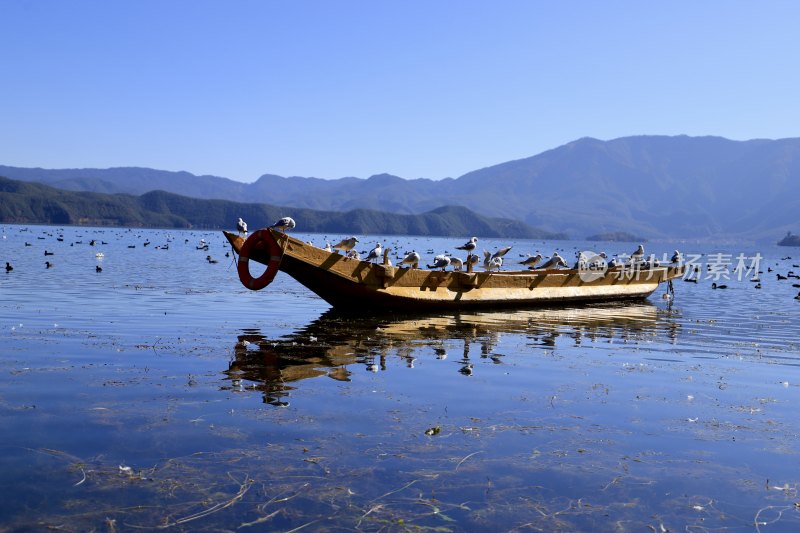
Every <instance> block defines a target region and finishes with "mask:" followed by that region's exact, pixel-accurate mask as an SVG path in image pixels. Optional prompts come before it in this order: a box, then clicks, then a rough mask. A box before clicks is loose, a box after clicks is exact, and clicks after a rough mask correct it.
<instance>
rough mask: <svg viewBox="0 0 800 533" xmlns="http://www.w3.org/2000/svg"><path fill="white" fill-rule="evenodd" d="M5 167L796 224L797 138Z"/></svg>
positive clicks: (615, 217) (717, 234) (163, 183)
mask: <svg viewBox="0 0 800 533" xmlns="http://www.w3.org/2000/svg"><path fill="white" fill-rule="evenodd" d="M0 175H3V176H7V177H9V178H13V179H17V180H25V181H38V182H42V183H47V184H49V185H52V186H53V187H57V188H61V189H67V190H72V191H92V192H105V193H128V194H134V195H140V194H144V193H147V192H149V191H153V190H163V191H168V192H173V193H177V194H182V195H188V196H192V197H196V198H205V199H211V198H213V199H224V200H230V201H238V202H263V203H268V204H270V205H282V206H291V207H292V208H295V209H299V208H307V209H317V210H325V211H339V212H342V211H350V210H354V209H368V210H375V211H381V212H391V213H396V214H422V213H426V212H430V211H432V210H434V209H436V208H441V207H443V206H462V207H465V208H467V209H470V210H472V211H474V212H475V213H478V214H480V215H482V216H485V217H501V218H505V219H515V220H518V221H521V222H524V223H526V224H528V225H530V226H535V227H537V228H542V229H544V230H546V231H550V232H558V233H566V234H568V235H569V236H571V237H574V238H584V237H586V236H588V235H595V234H613V233H623V232H627V233H631V234H634V235H637V236H641V237H645V238H648V239H696V240H713V239H722V238H724V239H747V240H765V241H770V242H775V240H776V239H778V238H780V237H781V236H782V235H784V234H786V232H787V231H791V230H796V229H797V228H798V227H800V138H789V139H778V140H769V139H754V140H748V141H734V140H729V139H724V138H721V137H689V136H685V135H682V136H634V137H623V138H619V139H614V140H610V141H601V140H597V139H592V138H583V139H579V140H576V141H574V142H571V143H568V144H565V145H563V146H560V147H558V148H555V149H552V150H548V151H546V152H543V153H541V154H538V155H534V156H532V157H528V158H525V159H519V160H515V161H509V162H506V163H501V164H498V165H494V166H490V167H486V168H483V169H479V170H475V171H472V172H469V173H467V174H464V175H463V176H460V177H458V178H455V179H453V178H448V179H444V180H438V181H434V180H428V179H413V180H407V179H402V178H400V177H397V176H392V175H388V174H379V175H375V176H372V177H370V178H368V179H359V178H352V177H345V178H340V179H333V180H323V179H317V178H313V177H281V176H275V175H271V174H265V175H263V176H261V177H260V178H259V179H258V180H257V181H255V182H254V183H249V184H246V183H241V182H237V181H233V180H230V179H227V178H223V177H216V176H195V175H193V174H190V173H188V172H167V171H159V170H153V169H146V168H112V169H65V170H49V169H36V168H17V167H6V166H0ZM295 218H297V217H295ZM300 223H302V221H300Z"/></svg>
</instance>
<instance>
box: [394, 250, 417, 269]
mask: <svg viewBox="0 0 800 533" xmlns="http://www.w3.org/2000/svg"><path fill="white" fill-rule="evenodd" d="M421 260H422V258H421V257H420V256H419V254H418V253H417V252H416V250H411V251H410V252H408V253H407V254H406V256H405V257H404V258H403V260H402V261H400V262H399V263H398V264H397V266H400V265H411V268H418V267H419V262H420V261H421Z"/></svg>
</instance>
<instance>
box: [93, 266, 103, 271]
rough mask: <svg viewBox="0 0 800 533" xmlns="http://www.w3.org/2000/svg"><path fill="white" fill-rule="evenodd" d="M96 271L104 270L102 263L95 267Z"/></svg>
mask: <svg viewBox="0 0 800 533" xmlns="http://www.w3.org/2000/svg"><path fill="white" fill-rule="evenodd" d="M94 271H95V272H102V271H103V267H101V266H100V265H97V266H96V267H94Z"/></svg>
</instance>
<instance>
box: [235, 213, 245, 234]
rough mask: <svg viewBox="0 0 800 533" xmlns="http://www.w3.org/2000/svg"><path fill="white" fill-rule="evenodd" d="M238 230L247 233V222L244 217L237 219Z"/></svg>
mask: <svg viewBox="0 0 800 533" xmlns="http://www.w3.org/2000/svg"><path fill="white" fill-rule="evenodd" d="M236 231H238V232H239V233H242V234H244V235H247V222H245V221H244V220H242V217H239V220H237V221H236Z"/></svg>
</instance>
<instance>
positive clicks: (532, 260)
mask: <svg viewBox="0 0 800 533" xmlns="http://www.w3.org/2000/svg"><path fill="white" fill-rule="evenodd" d="M541 260H542V254H536V255H529V256H528V257H527V258H525V259H523V260H522V261H520V264H521V265H525V266H526V267H532V266H534V265H536V263H538V262H539V261H541Z"/></svg>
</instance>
